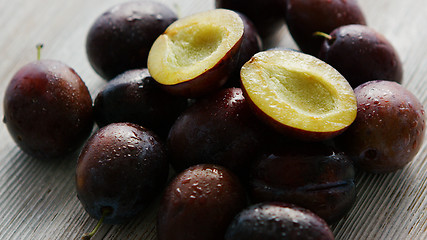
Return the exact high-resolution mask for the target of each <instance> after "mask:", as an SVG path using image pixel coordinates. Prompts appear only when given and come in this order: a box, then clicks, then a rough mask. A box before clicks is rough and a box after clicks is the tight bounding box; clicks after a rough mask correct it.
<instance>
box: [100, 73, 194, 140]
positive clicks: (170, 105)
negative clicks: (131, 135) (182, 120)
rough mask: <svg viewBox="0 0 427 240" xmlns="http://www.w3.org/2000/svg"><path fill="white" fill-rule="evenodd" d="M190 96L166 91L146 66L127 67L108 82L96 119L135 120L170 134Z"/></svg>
mask: <svg viewBox="0 0 427 240" xmlns="http://www.w3.org/2000/svg"><path fill="white" fill-rule="evenodd" d="M186 106H187V99H186V98H182V97H177V96H173V95H170V94H169V93H166V92H165V91H163V90H162V89H161V87H159V84H158V83H157V82H156V81H155V80H154V79H153V78H152V77H151V75H150V73H149V72H148V70H147V69H146V68H144V69H134V70H129V71H126V72H124V73H122V74H120V75H118V76H117V77H115V78H114V79H112V80H111V81H110V82H108V83H107V85H105V86H104V88H103V89H102V90H101V91H100V92H99V93H98V95H97V96H96V98H95V101H94V106H93V111H94V116H95V121H96V123H97V124H98V125H99V126H100V127H103V126H105V125H107V124H109V123H113V122H132V123H136V124H138V125H141V126H144V127H146V128H148V129H150V130H152V131H153V132H155V133H156V134H158V135H159V136H160V137H162V138H166V137H167V134H168V133H169V129H170V127H171V126H172V124H173V123H174V122H175V120H176V118H178V116H179V114H181V112H182V111H183V110H184V109H185V108H186Z"/></svg>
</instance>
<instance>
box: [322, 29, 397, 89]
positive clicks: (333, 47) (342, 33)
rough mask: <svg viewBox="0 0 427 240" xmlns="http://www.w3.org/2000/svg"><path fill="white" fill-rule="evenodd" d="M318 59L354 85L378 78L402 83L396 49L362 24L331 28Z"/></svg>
mask: <svg viewBox="0 0 427 240" xmlns="http://www.w3.org/2000/svg"><path fill="white" fill-rule="evenodd" d="M319 58H320V59H322V60H323V61H325V62H327V63H328V64H330V65H331V66H333V67H334V68H335V69H337V70H338V71H339V72H340V73H341V74H342V75H343V76H344V77H345V78H346V79H347V81H348V82H349V83H350V85H351V86H352V87H353V88H356V87H357V86H358V85H360V84H362V83H364V82H367V81H371V80H379V79H382V80H390V81H395V82H399V83H400V82H402V76H403V67H402V62H401V61H400V58H399V55H398V53H397V51H396V50H395V49H394V47H393V45H392V44H391V43H390V42H389V41H388V40H387V39H386V38H385V37H384V36H383V35H382V34H381V33H379V32H378V31H376V30H374V29H373V28H371V27H368V26H365V25H360V24H351V25H346V26H341V27H339V28H337V29H335V30H333V31H332V32H331V33H330V34H329V36H327V38H326V39H325V40H324V41H323V44H322V46H321V49H320V52H319Z"/></svg>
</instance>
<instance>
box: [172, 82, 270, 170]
mask: <svg viewBox="0 0 427 240" xmlns="http://www.w3.org/2000/svg"><path fill="white" fill-rule="evenodd" d="M266 132H267V131H266V130H265V127H264V125H263V124H262V123H261V122H260V121H259V120H258V119H257V118H256V117H255V116H254V115H253V113H252V111H251V109H250V108H249V106H248V104H247V102H246V101H245V98H244V97H243V94H242V90H241V89H240V88H228V89H223V90H220V91H218V92H216V93H214V94H212V95H210V96H208V97H206V98H203V99H200V100H199V101H197V102H195V103H194V104H193V105H192V106H191V107H189V108H188V109H187V110H185V111H184V112H183V114H182V115H181V116H179V117H178V119H177V121H176V122H175V123H174V125H173V126H172V128H171V130H170V132H169V136H168V141H167V145H168V149H169V151H170V155H171V164H172V166H173V167H174V169H175V170H176V171H178V172H179V171H182V170H183V169H185V168H188V167H190V166H192V165H196V164H199V163H212V164H219V165H222V166H225V167H227V168H229V169H231V170H232V171H234V172H235V173H236V174H238V175H240V173H242V174H244V173H246V169H247V168H248V167H249V166H250V163H251V162H252V160H254V159H255V158H256V156H257V154H258V151H259V150H260V146H261V145H262V144H263V140H264V138H265V136H264V134H265V133H266Z"/></svg>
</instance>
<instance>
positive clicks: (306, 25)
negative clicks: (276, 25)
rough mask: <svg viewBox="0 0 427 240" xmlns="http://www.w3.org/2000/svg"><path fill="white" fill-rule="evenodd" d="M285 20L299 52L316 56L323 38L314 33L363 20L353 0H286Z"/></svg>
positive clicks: (364, 21) (358, 22)
mask: <svg viewBox="0 0 427 240" xmlns="http://www.w3.org/2000/svg"><path fill="white" fill-rule="evenodd" d="M286 23H287V25H288V28H289V32H290V33H291V35H292V37H293V39H294V40H295V42H296V43H297V45H298V46H299V47H300V49H301V51H303V52H305V53H308V54H311V55H314V56H317V55H318V53H319V50H320V46H321V45H322V41H323V39H322V38H321V37H317V36H315V35H313V34H314V33H315V32H319V31H320V32H326V33H329V32H331V31H332V30H334V29H335V28H337V27H340V26H343V25H348V24H366V20H365V16H364V14H363V12H362V10H361V8H360V7H359V5H358V2H357V0H328V1H325V0H287V7H286Z"/></svg>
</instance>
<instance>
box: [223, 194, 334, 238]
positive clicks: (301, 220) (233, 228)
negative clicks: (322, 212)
mask: <svg viewBox="0 0 427 240" xmlns="http://www.w3.org/2000/svg"><path fill="white" fill-rule="evenodd" d="M298 239H306V240H333V239H334V236H333V234H332V231H331V230H330V229H329V226H328V224H327V223H326V222H325V221H324V220H323V219H321V218H320V217H319V216H317V215H315V214H314V213H313V212H311V211H309V210H307V209H304V208H301V207H297V206H295V205H292V204H287V203H280V202H265V203H259V204H255V205H252V206H250V207H248V208H246V209H244V210H243V211H241V212H240V213H239V214H238V215H237V216H236V217H235V218H234V220H233V222H232V223H231V225H230V226H229V227H228V229H227V232H226V234H225V240H298Z"/></svg>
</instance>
